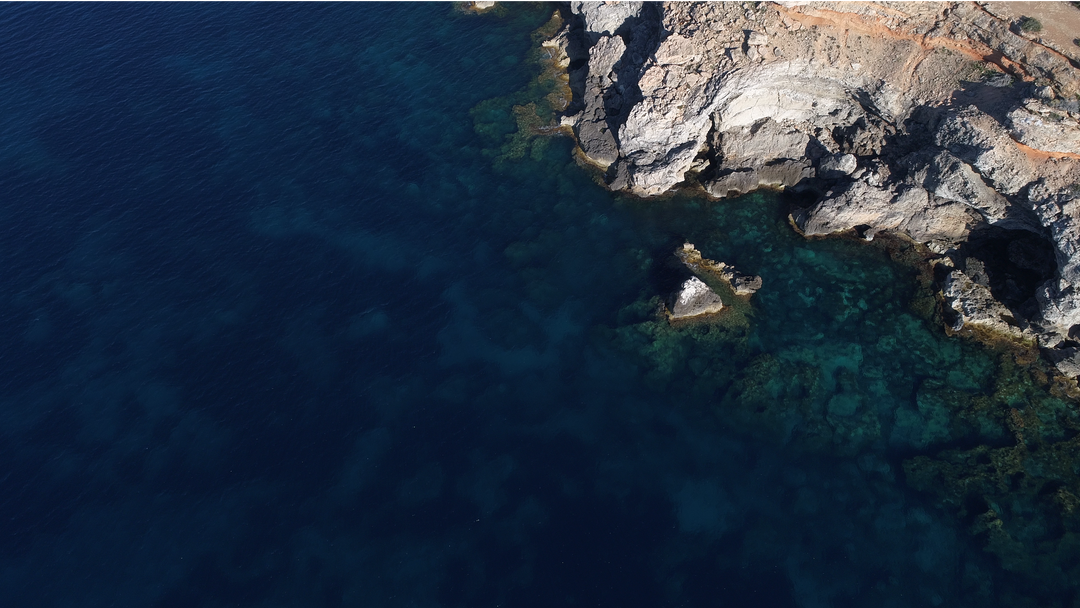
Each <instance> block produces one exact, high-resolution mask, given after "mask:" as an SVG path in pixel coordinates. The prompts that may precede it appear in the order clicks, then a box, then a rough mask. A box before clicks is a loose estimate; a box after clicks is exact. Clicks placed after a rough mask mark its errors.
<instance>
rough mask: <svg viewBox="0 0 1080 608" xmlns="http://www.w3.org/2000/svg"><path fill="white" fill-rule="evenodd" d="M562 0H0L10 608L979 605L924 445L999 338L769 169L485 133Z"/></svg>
mask: <svg viewBox="0 0 1080 608" xmlns="http://www.w3.org/2000/svg"><path fill="white" fill-rule="evenodd" d="M551 11H552V8H551V7H542V6H522V7H516V8H515V9H514V10H513V11H510V12H509V14H504V15H501V16H482V17H481V16H472V15H465V14H462V13H459V12H456V11H455V9H454V8H453V7H452V6H451V5H449V4H422V5H421V4H416V5H386V4H356V5H353V4H348V5H345V4H304V5H296V4H228V5H224V4H183V5H181V4H166V5H148V4H135V5H132V4H107V5H105V4H102V5H74V4H47V5H38V4H34V5H29V4H15V5H12V4H8V5H3V6H0V66H3V69H2V70H0V231H2V235H0V276H2V277H3V291H2V292H0V320H2V322H0V365H2V367H0V597H2V598H5V599H4V600H3V601H2V602H0V603H2V604H3V605H5V606H40V607H48V606H88V607H90V606H163V607H164V606H177V607H179V606H328V607H330V606H469V607H474V606H537V607H541V606H543V607H548V606H642V607H653V606H747V607H749V606H755V607H758V606H760V607H774V606H775V607H781V606H784V607H786V606H800V607H818V606H868V605H875V606H927V605H946V606H964V605H980V606H985V605H992V604H993V602H994V598H995V597H996V595H995V594H996V593H997V592H998V587H996V586H997V585H1001V584H1006V583H1005V582H1002V581H1006V582H1007V581H1010V580H1012V579H1010V578H1009V576H1008V575H1006V574H1005V573H1003V572H1002V571H1001V570H1000V568H999V567H998V566H997V564H996V562H995V561H994V559H993V558H992V557H991V556H988V555H987V554H986V553H985V552H983V551H981V550H980V548H979V547H978V546H977V543H976V542H975V541H972V540H971V539H969V536H968V534H967V533H966V531H965V529H964V527H963V525H964V524H962V523H960V522H958V521H957V520H956V519H955V517H954V516H953V514H952V512H951V511H949V510H948V509H945V508H942V506H941V505H939V504H937V502H936V501H935V500H934V498H933V497H928V496H924V495H920V494H918V493H916V492H915V491H913V490H912V489H910V488H909V487H907V486H906V485H905V483H904V481H903V475H902V474H901V473H900V471H899V469H900V466H901V462H902V461H903V459H904V458H906V457H908V456H910V455H911V454H914V453H920V451H921V450H927V449H929V448H931V447H933V446H934V445H936V444H941V443H947V442H949V441H954V440H956V435H955V433H953V434H950V433H952V431H949V430H947V429H944V428H943V427H942V426H941V424H939V422H940V417H941V416H945V415H946V414H945V413H942V412H946V410H947V408H945V407H944V406H934V405H933V403H936V402H934V401H933V400H932V399H931V398H930V397H927V395H930V396H933V395H936V394H938V393H940V391H943V390H946V389H947V390H951V391H958V392H962V393H964V394H970V395H975V394H980V393H982V392H986V391H989V390H990V389H991V388H992V384H993V374H994V369H995V363H994V361H995V359H994V357H993V356H992V355H991V354H988V353H987V352H985V351H983V350H981V349H980V348H978V347H975V346H973V345H972V344H970V343H967V342H962V341H960V340H957V339H950V338H946V337H945V336H944V335H943V333H942V331H941V330H940V328H939V327H937V326H935V325H934V324H933V323H931V322H930V321H928V320H926V319H924V318H922V317H920V316H918V315H917V314H915V313H914V312H912V310H911V302H912V298H913V297H914V296H915V294H916V284H915V279H914V276H915V274H914V271H912V270H910V269H908V268H905V267H903V266H900V265H898V264H895V263H893V262H892V261H890V259H889V258H888V256H886V255H885V254H884V253H883V252H882V251H881V250H878V249H872V248H869V247H866V246H863V245H860V244H858V243H852V242H846V241H814V242H809V241H804V240H803V239H801V238H800V237H798V236H797V235H795V234H794V233H792V231H791V230H790V228H789V227H788V226H787V223H786V221H785V219H784V202H783V201H781V200H780V199H779V198H778V197H776V196H771V195H755V196H750V197H744V198H742V199H739V200H737V201H733V202H732V201H727V202H719V203H709V202H706V201H702V200H696V199H694V198H692V197H683V198H669V199H665V200H661V201H646V202H636V201H628V200H622V199H618V198H617V197H614V196H613V195H611V194H610V193H607V192H606V191H604V190H603V189H602V188H600V187H599V186H597V185H596V184H595V183H594V182H593V181H592V179H591V178H590V176H589V174H588V172H587V171H585V170H583V169H581V168H580V167H578V166H577V165H575V164H574V162H573V160H572V155H571V143H570V142H569V141H567V140H564V139H554V140H543V141H538V142H535V143H533V144H531V145H532V147H531V148H530V149H529V152H528V153H527V154H524V155H522V156H521V157H520V158H517V159H511V160H510V161H500V162H495V157H496V156H497V150H496V149H497V148H498V137H495V138H494V139H493V137H492V135H491V133H486V134H485V133H482V132H480V131H478V129H476V128H474V127H475V125H474V115H473V114H471V113H470V110H472V109H473V108H474V107H476V106H477V104H479V103H481V102H483V101H485V100H489V99H492V98H496V97H499V96H504V95H508V94H510V93H512V92H513V91H517V90H520V89H522V88H523V87H525V86H526V85H527V84H528V83H529V81H530V79H532V78H534V77H535V75H536V68H535V66H534V65H532V64H530V63H529V62H528V61H527V60H526V58H527V56H528V51H529V49H530V44H531V41H530V33H531V32H532V31H533V30H534V29H536V28H537V27H539V26H540V25H541V24H543V23H544V22H545V21H546V20H547V19H548V17H549V16H550V15H551ZM506 116H509V114H508V113H507V114H506ZM504 118H505V117H504ZM506 120H507V121H509V118H506ZM507 124H509V125H510V126H509V127H507V128H506V129H505V130H506V131H509V130H512V121H509V122H507ZM497 135H498V134H497ZM684 239H691V240H693V241H694V242H695V243H697V244H698V246H699V248H701V249H702V250H703V251H705V253H706V254H707V255H708V256H709V257H713V258H715V259H723V260H726V261H729V262H733V263H735V264H736V265H737V266H739V267H740V268H742V269H745V270H746V271H749V272H754V273H758V274H761V275H762V276H763V277H764V282H765V289H763V290H762V292H760V293H759V294H758V295H756V296H755V299H754V300H752V302H753V306H754V308H753V311H752V312H751V313H750V315H749V316H748V317H747V319H746V320H745V322H744V323H741V324H738V323H732V324H729V325H721V326H708V325H706V326H693V327H688V328H670V327H669V326H668V325H667V324H666V323H664V322H662V321H657V320H656V319H655V317H654V315H653V310H654V309H655V306H656V300H654V299H653V298H654V297H655V296H663V295H665V294H666V290H670V289H671V288H672V286H673V285H674V284H675V283H677V281H678V280H679V278H678V277H679V276H680V275H678V268H677V267H673V266H672V262H671V261H672V260H673V259H674V258H673V256H672V255H671V252H672V251H673V250H674V248H675V247H676V246H677V245H679V244H681V243H682V242H683V240H684ZM935 391H937V392H935ZM928 404H929V405H928ZM935 407H936V408H937V409H935ZM761 420H764V422H762V421H761ZM935 421H938V422H935ZM935 425H937V426H935ZM946 426H947V425H946ZM995 432H996V431H994V430H990V431H985V429H984V434H986V435H989V436H991V438H993V436H994V433H995ZM1009 584H1011V583H1009Z"/></svg>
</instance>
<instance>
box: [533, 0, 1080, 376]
mask: <svg viewBox="0 0 1080 608" xmlns="http://www.w3.org/2000/svg"><path fill="white" fill-rule="evenodd" d="M570 12H571V19H569V20H568V27H567V28H566V29H565V30H564V31H563V32H561V33H560V34H559V35H558V36H557V38H556V40H555V41H554V43H555V44H557V45H558V46H560V47H561V48H562V49H564V51H565V52H566V53H567V55H568V57H569V60H570V85H571V89H572V90H573V91H574V95H575V99H574V102H573V103H572V104H571V106H570V107H569V109H568V111H567V115H566V118H565V119H564V123H565V124H567V125H569V126H571V127H572V129H573V131H574V133H575V135H576V137H577V140H578V142H579V144H580V147H581V150H582V152H583V153H584V156H585V157H586V158H588V159H590V160H592V161H593V162H594V163H596V164H597V165H599V166H600V167H602V168H604V169H605V170H606V180H607V183H608V185H609V187H610V188H612V189H613V190H622V191H626V192H630V193H633V194H636V195H639V196H654V195H658V194H662V193H664V192H667V191H668V190H670V189H672V188H673V187H675V186H677V185H679V184H681V183H685V182H687V181H691V182H696V183H698V184H700V185H701V186H703V187H704V188H705V190H706V191H708V192H709V193H710V194H711V195H713V196H716V197H726V196H733V195H738V194H742V193H745V192H749V191H751V190H754V189H756V188H760V187H773V188H792V189H796V190H800V191H804V192H806V193H807V194H808V196H813V197H815V198H816V201H814V202H813V204H811V205H809V206H808V207H807V208H805V209H802V210H799V211H797V212H795V213H794V214H793V219H794V221H795V223H796V225H797V226H798V227H799V228H800V229H801V230H802V231H803V232H804V233H805V234H806V235H808V236H813V235H828V234H833V233H837V232H845V231H851V230H855V231H856V232H858V233H859V234H860V235H862V236H863V237H864V238H867V239H872V238H873V237H874V235H875V234H877V233H879V232H882V231H888V232H894V233H899V234H903V235H906V236H908V237H910V238H912V239H914V240H916V241H919V242H922V243H925V244H927V245H928V246H929V247H930V249H931V250H932V251H934V252H936V253H938V254H939V255H941V256H944V257H945V258H947V259H945V260H944V261H943V262H942V263H943V264H945V266H943V268H948V267H951V268H953V269H956V270H954V271H946V272H945V273H944V275H943V276H944V279H945V281H944V287H945V289H946V291H947V292H948V293H947V294H943V295H944V296H945V299H946V300H947V302H948V305H949V306H950V307H951V308H952V309H954V310H955V311H956V312H957V313H958V314H957V317H958V322H959V323H961V324H965V323H966V324H976V325H977V324H978V323H979V322H980V321H978V319H981V318H983V317H980V316H979V315H978V314H975V312H976V311H978V310H983V311H991V312H989V313H987V314H989V315H990V317H993V318H994V319H996V321H995V322H994V323H991V324H990V329H996V330H1000V331H1002V332H1005V333H1008V334H1014V335H1023V336H1025V337H1028V338H1037V339H1038V340H1039V341H1040V343H1041V344H1042V345H1043V346H1044V347H1045V348H1047V349H1050V350H1052V351H1054V352H1052V353H1048V356H1050V358H1051V359H1053V360H1058V361H1060V362H1061V363H1060V364H1059V369H1061V370H1062V371H1063V372H1065V373H1069V374H1071V375H1075V374H1074V373H1073V372H1074V371H1075V370H1080V360H1077V359H1076V355H1075V351H1076V350H1077V347H1078V345H1077V344H1076V343H1074V342H1073V341H1072V338H1071V337H1070V335H1073V336H1075V335H1077V334H1080V225H1078V222H1080V97H1078V95H1080V61H1078V60H1080V55H1078V56H1077V57H1068V56H1066V55H1064V54H1063V51H1062V48H1061V47H1060V46H1059V47H1053V48H1052V47H1050V46H1047V45H1045V44H1043V43H1042V42H1040V41H1039V40H1038V39H1036V38H1034V37H1032V36H1031V35H1029V34H1024V33H1023V32H1022V31H1021V30H1020V29H1019V28H1018V27H1014V26H1015V24H1011V23H1008V22H1006V21H1003V20H1002V19H1000V18H998V17H997V16H995V15H994V14H992V13H991V12H989V11H988V10H987V9H986V8H985V7H984V6H983V5H980V4H978V3H971V2H935V3H915V2H888V3H874V2H860V3H825V2H798V3H796V2H791V3H787V2H785V3H765V2H763V3H730V2H724V3H692V4H691V3H671V4H653V3H641V2H623V3H584V2H575V3H572V4H571V6H570ZM1008 231H1024V232H1025V233H1028V234H1030V235H1032V236H1033V237H1036V238H1038V239H1041V241H1042V242H1043V243H1045V244H1046V247H1048V248H1049V249H1050V250H1051V251H1052V255H1051V256H1046V266H1045V267H1041V268H1038V269H1035V270H1034V271H1032V273H1029V274H1031V275H1032V276H1036V275H1037V276H1040V277H1041V276H1042V275H1043V274H1045V275H1047V276H1046V278H1045V280H1044V281H1043V282H1042V283H1041V284H1038V285H1034V286H1032V287H1031V288H1030V289H1029V290H1028V291H1030V292H1031V293H1027V292H1024V293H1022V294H1020V295H1016V294H1015V293H1013V292H1017V290H1016V289H1014V288H1013V287H1015V285H1016V284H1019V283H1023V282H1024V277H1011V276H1006V275H1007V274H1008V273H1007V272H1006V271H1005V270H1003V268H1004V266H995V265H994V264H992V263H988V266H987V272H988V273H989V274H990V275H992V276H991V280H990V281H989V282H988V283H989V287H988V286H986V285H980V284H979V283H977V282H973V281H971V280H970V277H968V276H967V275H966V274H965V273H964V272H963V271H962V270H959V269H962V268H965V267H967V263H966V262H967V259H968V258H970V257H972V256H973V255H975V254H974V253H972V251H971V249H972V248H971V247H967V246H966V245H965V243H967V242H969V241H971V240H972V239H975V238H980V239H983V240H984V241H987V239H989V240H988V241H987V242H990V241H993V242H999V244H1000V245H1001V249H1002V251H1003V250H1004V248H1006V247H1007V246H1008V241H1009V239H1007V238H1004V237H1000V235H1002V234H1006V233H1009V232H1008ZM1009 234H1011V233H1009ZM980 235H981V236H980ZM986 235H989V237H987V238H983V237H984V236H986ZM994 235H999V236H997V237H995V236H994ZM990 237H993V238H990ZM999 237H1000V238H999ZM995 238H996V239H997V241H994V239H995ZM986 251H989V250H988V249H984V250H983V253H982V254H979V255H982V258H978V256H976V257H977V259H985V260H989V261H992V258H995V256H997V257H1000V258H1001V259H1005V258H1006V257H1008V260H1006V262H1007V263H1006V264H1005V265H1006V266H1009V265H1010V264H1011V265H1012V266H1010V267H1011V268H1019V267H1021V266H1022V264H1018V263H1014V261H1013V260H1012V253H1009V255H1008V256H1006V255H1005V254H1004V253H1001V252H998V253H1000V255H997V254H994V255H989V254H986V255H983V254H985V253H986ZM1021 257H1022V256H1021ZM1036 257H1038V256H1036ZM995 259H996V258H995ZM1018 259H1019V258H1018ZM1014 279H1015V280H1014ZM1009 281H1012V284H1011V285H1012V287H1009ZM995 285H996V286H997V287H996V288H995ZM1002 285H1005V287H1002ZM1003 289H1005V290H1006V291H1008V290H1010V289H1011V290H1012V291H1011V292H1010V293H1013V295H1012V296H1009V298H1004V297H999V295H998V292H1001V291H1002V290H1003ZM987 293H989V294H990V299H989V300H986V299H985V298H986V297H987ZM991 304H995V305H996V306H999V307H1002V308H1003V309H1005V310H1007V311H1008V313H1007V314H1006V313H1003V312H1002V310H999V309H998V308H996V307H995V306H991ZM973 315H974V316H973ZM984 320H985V319H984ZM983 328H984V329H985V328H986V324H985V323H984V325H983Z"/></svg>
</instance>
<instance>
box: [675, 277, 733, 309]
mask: <svg viewBox="0 0 1080 608" xmlns="http://www.w3.org/2000/svg"><path fill="white" fill-rule="evenodd" d="M723 309H724V303H723V302H722V301H721V300H720V296H718V295H716V292H714V291H713V290H712V289H709V286H708V285H706V284H705V283H704V282H703V281H702V280H701V279H699V278H697V277H690V278H689V279H687V280H686V282H684V283H683V284H682V288H681V289H680V290H679V293H678V295H676V296H675V303H674V304H672V306H671V319H672V320H681V319H690V318H694V317H700V316H703V315H710V314H716V313H718V312H720V311H721V310H723Z"/></svg>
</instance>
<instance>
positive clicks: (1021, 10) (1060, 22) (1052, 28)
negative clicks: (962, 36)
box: [985, 1, 1080, 61]
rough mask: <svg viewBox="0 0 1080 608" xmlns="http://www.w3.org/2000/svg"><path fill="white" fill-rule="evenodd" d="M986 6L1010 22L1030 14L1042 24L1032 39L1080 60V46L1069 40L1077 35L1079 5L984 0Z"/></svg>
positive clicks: (1079, 28) (1079, 32)
mask: <svg viewBox="0 0 1080 608" xmlns="http://www.w3.org/2000/svg"><path fill="white" fill-rule="evenodd" d="M985 7H986V10H987V11H988V12H989V13H990V14H992V15H994V16H995V17H998V18H999V19H1004V20H1005V21H1008V22H1010V23H1012V22H1013V21H1016V20H1017V19H1019V18H1020V17H1025V16H1026V17H1034V18H1035V19H1038V20H1039V23H1041V24H1042V31H1040V32H1038V33H1037V34H1034V36H1033V38H1034V40H1035V41H1037V42H1038V41H1039V39H1040V38H1041V39H1042V44H1045V45H1046V46H1049V47H1050V48H1052V49H1054V50H1056V51H1058V52H1060V53H1062V54H1064V55H1065V56H1067V57H1069V58H1070V59H1073V60H1074V61H1080V46H1077V45H1075V44H1073V40H1075V39H1076V38H1078V37H1080V8H1078V7H1076V6H1074V5H1073V4H1072V3H1071V2H1065V1H1058V2H987V3H986V5H985Z"/></svg>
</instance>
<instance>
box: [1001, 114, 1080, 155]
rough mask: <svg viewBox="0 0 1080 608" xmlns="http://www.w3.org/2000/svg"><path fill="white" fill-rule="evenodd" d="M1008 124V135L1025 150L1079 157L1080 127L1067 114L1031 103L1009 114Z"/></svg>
mask: <svg viewBox="0 0 1080 608" xmlns="http://www.w3.org/2000/svg"><path fill="white" fill-rule="evenodd" d="M1007 124H1008V127H1009V134H1010V135H1012V136H1013V137H1014V138H1015V139H1016V140H1017V141H1019V142H1020V143H1022V144H1024V145H1026V146H1030V147H1032V148H1035V149H1036V150H1043V151H1046V152H1070V153H1073V154H1080V123H1077V121H1076V120H1075V119H1073V118H1072V117H1070V116H1069V115H1068V114H1067V113H1065V112H1061V111H1056V110H1053V109H1051V108H1048V107H1046V106H1045V105H1043V104H1041V103H1035V102H1031V103H1028V104H1026V106H1025V107H1023V108H1017V109H1015V110H1013V111H1012V112H1009V115H1008V120H1007Z"/></svg>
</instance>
